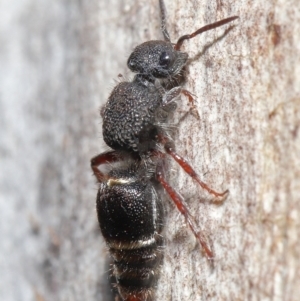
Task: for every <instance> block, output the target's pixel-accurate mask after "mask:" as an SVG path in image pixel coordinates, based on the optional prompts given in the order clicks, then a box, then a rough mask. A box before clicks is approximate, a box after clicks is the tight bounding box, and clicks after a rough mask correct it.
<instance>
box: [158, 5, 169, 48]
mask: <svg viewBox="0 0 300 301" xmlns="http://www.w3.org/2000/svg"><path fill="white" fill-rule="evenodd" d="M159 7H160V15H161V32H162V34H163V36H164V38H165V41H167V42H171V39H170V35H169V33H168V30H167V27H166V20H167V18H166V7H165V3H164V1H163V0H159Z"/></svg>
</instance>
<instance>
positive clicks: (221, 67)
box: [0, 0, 300, 301]
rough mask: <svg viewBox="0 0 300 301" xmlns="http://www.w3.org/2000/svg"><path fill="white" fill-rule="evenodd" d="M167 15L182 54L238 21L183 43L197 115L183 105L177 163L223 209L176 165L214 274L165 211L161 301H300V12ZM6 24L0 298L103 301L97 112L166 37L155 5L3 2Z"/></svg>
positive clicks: (297, 8) (280, 6)
mask: <svg viewBox="0 0 300 301" xmlns="http://www.w3.org/2000/svg"><path fill="white" fill-rule="evenodd" d="M183 3H184V4H183ZM166 7H167V13H168V28H169V31H170V34H171V37H172V38H173V40H174V41H176V38H177V37H179V36H180V35H182V34H186V33H190V32H191V31H193V30H194V29H197V28H199V27H201V26H202V25H204V24H207V23H210V22H214V21H216V20H219V19H222V18H225V17H228V16H232V15H239V16H240V19H239V20H238V21H235V22H234V24H235V26H233V27H232V29H231V30H226V29H228V28H229V27H230V26H225V27H224V28H219V29H217V30H213V31H211V32H209V33H205V34H202V36H201V37H200V36H199V37H198V38H195V39H193V40H191V41H188V42H185V43H184V51H186V52H188V53H189V55H190V58H191V63H190V64H189V67H188V71H187V83H186V88H187V89H188V90H189V91H191V92H192V93H194V94H195V95H196V96H197V103H196V109H195V110H192V111H190V112H189V110H190V107H189V105H188V102H187V100H186V99H185V98H184V97H183V98H182V100H181V101H180V102H179V109H178V112H177V113H176V116H174V120H173V121H172V122H173V123H174V124H176V126H177V128H176V135H175V141H176V145H177V150H178V152H179V153H181V154H182V155H184V156H186V157H187V158H188V159H189V161H190V162H191V163H192V165H193V166H194V167H195V169H196V170H197V171H198V173H199V174H200V175H202V178H203V180H205V181H206V182H207V183H208V184H209V185H211V186H212V187H213V188H215V189H218V190H223V189H226V188H228V189H230V196H229V198H228V199H227V200H226V202H225V203H224V204H223V205H220V206H218V205H216V204H210V202H209V200H210V199H209V196H208V195H207V194H206V193H205V192H203V190H201V189H200V188H198V187H197V186H196V185H195V183H193V182H192V181H191V179H189V178H188V177H187V176H186V175H185V174H184V173H183V172H182V171H181V170H180V169H179V168H178V166H176V165H175V164H173V165H172V167H173V169H172V171H171V173H170V178H169V179H170V181H172V183H173V184H174V186H175V187H176V188H177V189H178V190H179V191H180V193H181V194H182V195H183V196H184V197H185V199H186V200H187V202H188V204H189V205H190V207H191V212H192V213H193V215H194V216H195V217H196V221H197V222H198V224H199V227H200V228H201V229H202V230H203V231H204V232H205V234H206V235H207V236H208V237H209V238H210V242H211V245H212V246H213V249H214V253H215V266H214V269H211V267H210V265H209V263H208V262H207V260H206V259H205V257H204V256H203V254H201V249H200V247H199V246H198V244H197V243H196V242H195V240H194V238H193V236H192V235H191V234H190V231H189V230H188V228H187V227H186V226H185V225H184V222H183V219H182V217H181V216H179V214H178V213H177V211H176V210H175V209H174V206H173V205H172V204H171V205H168V206H167V208H168V211H169V214H168V222H167V226H166V236H167V244H166V258H165V264H164V267H163V272H162V277H161V281H160V285H159V288H158V292H157V300H164V301H169V300H172V301H179V300H180V301H183V300H193V301H200V300H286V301H292V300H295V301H296V300H298V299H299V295H300V288H299V281H300V272H299V271H300V244H299V242H298V237H299V235H300V224H299V212H300V155H299V154H300V67H299V66H300V28H299V24H300V4H299V1H297V0H294V1H279V2H278V1H273V2H272V1H271V2H270V1H269V2H268V3H267V2H262V1H258V0H255V1H243V0H242V1H226V2H221V1H208V0H207V1H202V0H201V1H198V0H197V1H196V0H189V1H180V0H176V1H171V0H166ZM0 11H1V14H2V15H1V20H2V21H1V24H0V36H1V47H0V64H1V71H0V87H1V95H0V125H1V126H0V131H1V132H0V139H1V140H0V151H1V158H0V160H1V174H0V185H1V186H0V214H1V223H0V231H1V232H0V233H1V234H0V235H1V252H0V270H1V276H0V280H1V281H0V282H1V286H0V299H1V300H6V301H12V300H14V301H19V300H22V301H23V300H25V301H27V300H28V301H29V300H38V301H41V300H45V301H47V300H72V301H73V300H95V301H96V300H97V301H98V300H105V301H106V300H109V296H108V294H109V289H108V288H107V280H106V279H107V276H108V275H109V271H108V270H109V265H108V263H107V253H106V249H105V246H104V244H103V240H102V238H101V236H100V233H99V230H98V226H97V222H96V214H95V210H94V207H95V196H96V187H97V186H96V185H95V184H94V183H95V181H94V178H93V176H92V174H91V172H90V167H89V159H90V158H91V157H92V156H93V155H95V154H97V153H99V152H101V151H103V150H105V149H106V148H105V145H104V143H103V142H102V140H101V121H100V117H99V107H100V106H101V105H102V104H103V103H104V102H105V101H106V99H107V96H108V95H109V91H110V89H111V88H112V87H113V85H114V84H115V83H114V82H113V79H116V78H117V75H118V74H119V73H121V74H123V75H124V76H125V77H129V76H130V74H129V72H128V71H127V68H126V60H127V57H128V55H129V54H130V52H131V50H132V49H133V47H134V46H135V45H137V44H139V43H141V42H143V41H145V40H149V39H157V38H161V34H160V31H159V30H160V28H159V26H160V23H159V12H158V4H157V1H156V0H151V1H146V0H141V1H133V0H130V1H129V0H128V1H118V0H113V1H104V0H99V1H95V0H92V1H85V2H82V3H79V2H74V1H67V0H63V1H61V0H60V1H58V0H53V1H51V2H45V3H43V2H41V1H35V0H26V1H23V2H22V4H21V3H18V2H17V1H10V2H9V4H4V3H1V4H0ZM188 112H189V113H188ZM165 199H166V203H168V197H167V196H166V197H165Z"/></svg>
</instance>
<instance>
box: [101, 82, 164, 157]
mask: <svg viewBox="0 0 300 301" xmlns="http://www.w3.org/2000/svg"><path fill="white" fill-rule="evenodd" d="M146 83H147V85H146V84H145V83H144V82H141V81H140V80H138V79H135V80H134V81H133V82H123V83H120V84H119V85H117V86H116V87H115V89H114V90H113V91H112V93H111V95H110V97H109V99H108V102H107V104H106V106H105V109H104V113H103V138H104V141H105V142H106V144H107V145H108V146H110V147H111V148H113V149H116V150H118V149H122V150H124V149H126V150H129V151H134V152H137V151H138V145H139V134H140V132H141V131H142V130H143V129H145V128H146V127H147V126H148V125H151V124H153V123H154V112H155V110H156V109H157V108H158V107H159V106H160V103H161V97H160V93H159V91H158V90H157V88H156V87H155V85H154V84H153V83H151V82H146Z"/></svg>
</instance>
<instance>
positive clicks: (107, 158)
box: [91, 151, 122, 182]
mask: <svg viewBox="0 0 300 301" xmlns="http://www.w3.org/2000/svg"><path fill="white" fill-rule="evenodd" d="M121 160H122V157H121V156H120V153H119V152H117V151H108V152H105V153H102V154H99V155H97V156H96V157H94V158H92V159H91V168H92V170H93V172H94V175H95V177H96V178H97V180H98V182H103V180H104V179H105V175H104V174H103V173H102V172H101V171H100V169H99V168H98V166H99V165H102V164H107V163H113V162H118V161H121Z"/></svg>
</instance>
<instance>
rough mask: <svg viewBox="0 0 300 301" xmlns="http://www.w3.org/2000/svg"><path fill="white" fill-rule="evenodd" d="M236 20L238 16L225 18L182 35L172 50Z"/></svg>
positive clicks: (178, 48)
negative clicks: (203, 33) (186, 41)
mask: <svg viewBox="0 0 300 301" xmlns="http://www.w3.org/2000/svg"><path fill="white" fill-rule="evenodd" d="M160 2H161V1H160ZM237 18H238V16H234V17H230V18H226V19H223V20H221V21H218V22H215V23H211V24H208V25H205V26H203V27H201V28H199V29H198V30H196V31H195V32H193V33H191V34H186V35H184V36H182V37H180V38H179V39H178V41H177V43H176V44H175V46H174V49H175V50H180V47H181V45H182V43H183V41H184V40H188V39H192V38H193V37H195V36H197V35H198V34H200V33H202V32H205V31H208V30H211V29H214V28H217V27H220V26H222V25H224V24H227V23H229V22H231V21H233V20H235V19H237Z"/></svg>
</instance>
